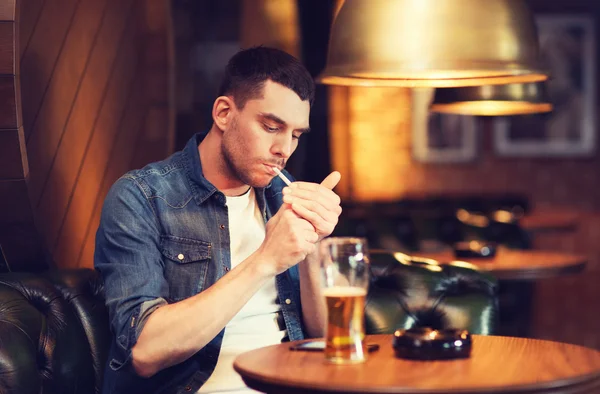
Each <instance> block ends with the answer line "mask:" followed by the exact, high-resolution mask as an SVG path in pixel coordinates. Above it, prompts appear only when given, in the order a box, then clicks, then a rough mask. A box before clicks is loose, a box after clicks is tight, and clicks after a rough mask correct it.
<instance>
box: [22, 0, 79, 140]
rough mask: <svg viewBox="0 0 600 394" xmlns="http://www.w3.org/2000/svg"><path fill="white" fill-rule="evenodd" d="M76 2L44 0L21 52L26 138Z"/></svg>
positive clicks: (70, 0)
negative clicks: (33, 27)
mask: <svg viewBox="0 0 600 394" xmlns="http://www.w3.org/2000/svg"><path fill="white" fill-rule="evenodd" d="M21 1H23V0H21ZM77 4H78V0H47V1H46V3H45V4H44V7H43V9H42V13H41V15H40V17H39V18H38V21H37V24H36V26H35V29H34V31H33V35H32V36H31V39H30V41H29V45H27V48H26V49H25V53H23V58H22V59H21V99H22V105H23V121H24V125H25V136H26V138H27V139H28V140H29V138H30V137H29V135H30V133H31V125H32V124H33V122H34V120H35V117H36V115H37V113H38V111H39V108H40V105H41V104H42V100H43V97H44V92H45V91H46V89H47V87H48V83H49V81H50V78H51V76H52V73H53V71H54V67H55V65H56V61H57V59H58V56H59V54H60V52H61V49H62V45H63V42H64V40H65V37H66V36H67V32H68V31H69V28H70V26H71V22H72V20H73V16H74V15H75V9H76V6H77Z"/></svg>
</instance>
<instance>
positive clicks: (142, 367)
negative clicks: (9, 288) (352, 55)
mask: <svg viewBox="0 0 600 394" xmlns="http://www.w3.org/2000/svg"><path fill="white" fill-rule="evenodd" d="M313 98H314V82H313V80H312V78H311V76H310V74H309V73H308V72H307V70H306V69H305V68H304V67H303V66H302V64H301V63H300V62H299V61H298V60H297V59H295V58H294V57H292V56H290V55H289V54H287V53H285V52H282V51H279V50H276V49H271V48H264V47H258V48H251V49H248V50H244V51H241V52H239V53H238V54H236V55H235V56H233V57H232V58H231V60H230V61H229V63H228V65H227V67H226V71H225V78H224V81H223V83H222V86H221V90H220V94H219V97H218V98H217V99H216V100H215V102H214V105H213V110H212V117H213V125H212V127H211V129H210V130H209V132H208V133H206V134H203V135H200V134H198V135H195V136H194V137H193V138H192V139H191V140H190V141H189V142H188V143H187V145H186V147H185V148H184V149H183V150H182V151H180V152H177V153H175V154H174V155H172V156H171V157H169V158H168V159H166V160H164V161H162V162H158V163H152V164H150V165H148V166H146V167H145V168H143V169H141V170H136V171H132V172H129V173H128V174H125V175H124V176H123V177H122V178H121V179H119V180H118V181H117V182H116V183H115V184H114V185H113V187H112V188H111V190H110V192H109V194H108V196H107V197H106V200H105V202H104V207H103V211H102V218H101V223H100V227H99V229H98V232H97V235H96V252H95V267H96V269H97V270H98V271H99V272H100V273H101V274H102V276H103V278H104V282H105V292H106V304H107V306H108V309H109V314H110V324H111V330H112V334H113V338H112V344H111V349H110V354H109V358H108V364H107V367H106V372H105V379H104V382H103V393H105V394H108V393H111V394H121V393H123V394H124V393H189V392H199V393H210V392H227V393H234V392H235V393H237V392H247V391H248V389H247V388H246V387H245V385H244V383H243V381H242V380H241V379H240V377H239V376H238V375H237V374H236V373H235V371H234V370H233V368H232V363H233V360H234V358H235V356H236V355H238V354H239V353H241V352H244V351H247V350H250V349H253V348H257V347H262V346H267V345H272V344H276V343H279V342H281V341H282V340H288V339H289V340H297V339H302V338H304V337H306V336H311V337H314V336H321V335H322V334H323V327H324V320H325V314H326V312H325V307H324V302H323V298H322V297H321V295H320V290H319V273H318V268H319V267H318V261H317V258H316V244H317V243H318V241H319V240H321V239H322V238H323V237H326V236H328V235H330V234H331V232H332V231H333V229H334V227H335V225H336V224H337V220H338V217H339V215H340V213H341V208H340V205H339V204H340V199H339V197H338V196H337V195H336V194H335V193H334V192H333V191H332V189H333V188H334V187H335V186H336V184H337V183H338V182H339V180H340V174H339V173H337V172H333V173H332V174H330V175H329V176H328V177H327V178H326V179H325V180H324V181H323V182H322V183H321V184H320V185H319V184H312V183H305V182H294V183H292V185H291V186H290V187H285V184H284V183H283V181H282V180H280V179H279V178H278V177H276V175H275V174H276V172H275V170H274V167H275V168H277V169H283V168H284V166H285V164H286V161H287V160H288V159H289V157H290V155H291V154H292V153H293V152H294V150H295V149H296V147H297V145H298V139H299V138H300V136H301V135H302V134H303V133H306V132H308V131H309V113H310V106H311V104H312V100H313ZM284 173H285V172H284ZM285 175H287V176H288V177H289V174H288V173H285Z"/></svg>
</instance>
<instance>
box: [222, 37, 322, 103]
mask: <svg viewBox="0 0 600 394" xmlns="http://www.w3.org/2000/svg"><path fill="white" fill-rule="evenodd" d="M269 79H270V80H271V81H273V82H276V83H278V84H280V85H283V86H285V87H287V88H288V89H291V90H293V91H294V92H295V93H296V94H297V95H298V97H300V99H302V101H305V100H308V101H309V103H310V105H311V106H312V103H313V101H314V98H315V83H314V81H313V78H312V77H311V75H310V73H309V72H308V70H307V69H306V68H305V67H304V65H303V64H302V63H301V62H300V61H299V60H298V59H296V58H295V57H294V56H292V55H290V54H289V53H287V52H284V51H281V50H279V49H275V48H268V47H262V46H259V47H253V48H248V49H243V50H241V51H239V52H238V53H236V54H235V55H233V57H232V58H231V59H229V62H228V63H227V67H225V76H224V78H223V81H222V82H221V87H220V89H219V96H226V95H231V96H233V100H234V102H235V105H236V106H237V107H238V108H240V109H241V108H244V105H246V102H247V101H248V100H250V99H254V98H257V97H260V96H261V94H262V90H263V87H264V85H265V81H267V80H269Z"/></svg>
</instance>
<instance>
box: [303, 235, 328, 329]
mask: <svg viewBox="0 0 600 394" xmlns="http://www.w3.org/2000/svg"><path fill="white" fill-rule="evenodd" d="M317 247H318V244H317ZM318 257H319V254H318V252H317V251H316V250H315V252H313V253H310V254H308V255H307V256H306V258H305V259H304V261H303V262H301V263H300V264H299V265H298V271H299V273H300V300H301V302H302V316H303V321H304V326H305V327H306V331H307V334H308V336H309V337H311V338H319V337H323V336H324V335H325V323H326V320H327V308H326V306H325V296H323V289H322V288H321V272H320V262H319V258H318Z"/></svg>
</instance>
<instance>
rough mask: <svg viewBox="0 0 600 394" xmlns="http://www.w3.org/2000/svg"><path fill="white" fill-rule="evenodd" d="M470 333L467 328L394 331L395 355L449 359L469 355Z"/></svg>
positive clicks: (423, 358)
mask: <svg viewBox="0 0 600 394" xmlns="http://www.w3.org/2000/svg"><path fill="white" fill-rule="evenodd" d="M471 345H472V341H471V334H469V332H468V331H467V330H453V329H446V330H434V329H432V328H426V327H419V328H410V329H407V330H397V331H396V332H395V333H394V342H393V346H394V351H395V353H396V357H398V358H406V359H410V360H449V359H455V358H467V357H469V356H470V355H471Z"/></svg>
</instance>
